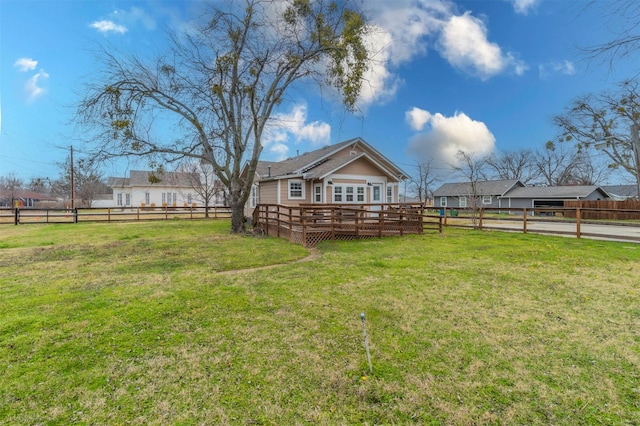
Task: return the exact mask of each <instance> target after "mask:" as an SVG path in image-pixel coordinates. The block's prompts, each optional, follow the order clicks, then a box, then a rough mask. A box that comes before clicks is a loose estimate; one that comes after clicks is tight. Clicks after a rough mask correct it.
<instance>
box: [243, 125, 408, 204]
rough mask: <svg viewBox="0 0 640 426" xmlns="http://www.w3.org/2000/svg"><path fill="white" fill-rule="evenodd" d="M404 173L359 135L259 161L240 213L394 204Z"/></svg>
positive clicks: (404, 177) (396, 200) (405, 176)
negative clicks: (263, 207)
mask: <svg viewBox="0 0 640 426" xmlns="http://www.w3.org/2000/svg"><path fill="white" fill-rule="evenodd" d="M407 176H408V175H407V174H406V173H405V172H404V171H403V170H402V169H400V168H399V167H398V166H396V165H395V164H393V163H392V162H391V161H390V160H389V159H388V158H386V157H385V156H384V155H382V154H381V153H380V152H378V151H377V150H376V149H375V148H373V147H372V146H371V145H369V144H368V143H367V142H365V141H364V140H363V139H361V138H354V139H350V140H347V141H344V142H340V143H337V144H334V145H327V146H324V147H322V148H320V149H318V150H315V151H311V152H307V153H304V154H301V155H296V156H295V157H291V158H288V159H286V160H283V161H260V162H258V166H257V169H256V175H255V177H254V185H253V188H252V191H251V197H250V199H249V202H248V203H247V206H246V208H245V214H246V215H247V216H251V214H252V213H253V210H254V208H255V207H256V206H257V205H258V204H280V205H289V206H299V205H302V204H341V205H350V204H353V205H363V204H385V203H398V195H399V188H400V183H401V182H402V181H403V180H404V179H406V178H407Z"/></svg>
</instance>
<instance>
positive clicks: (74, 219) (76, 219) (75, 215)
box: [73, 207, 78, 223]
mask: <svg viewBox="0 0 640 426" xmlns="http://www.w3.org/2000/svg"><path fill="white" fill-rule="evenodd" d="M73 223H78V208H77V207H76V208H75V209H73Z"/></svg>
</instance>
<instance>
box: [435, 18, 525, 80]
mask: <svg viewBox="0 0 640 426" xmlns="http://www.w3.org/2000/svg"><path fill="white" fill-rule="evenodd" d="M438 46H439V50H440V53H441V55H442V56H443V57H444V58H445V59H446V60H447V61H449V63H450V64H451V65H452V66H453V67H455V68H458V69H459V70H462V71H464V72H467V73H469V74H471V75H475V76H477V77H479V78H480V79H481V80H487V79H489V78H491V77H493V76H495V75H497V74H500V73H502V72H504V71H506V70H508V69H509V68H512V69H513V71H514V72H515V73H516V74H518V75H521V74H522V73H524V71H526V69H527V66H526V64H524V62H522V61H520V60H518V59H516V58H515V56H514V55H513V54H512V53H506V54H505V53H503V52H502V49H501V48H500V46H498V45H497V44H496V43H492V42H490V41H489V40H488V39H487V27H486V25H485V24H484V22H483V21H482V20H480V19H479V18H476V17H474V16H471V13H470V12H466V13H464V14H463V15H460V16H452V17H451V18H450V19H449V20H448V22H447V23H446V25H445V27H444V29H443V31H442V33H441V34H440V39H439V44H438Z"/></svg>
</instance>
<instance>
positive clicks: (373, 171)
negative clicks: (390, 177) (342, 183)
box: [337, 158, 381, 176]
mask: <svg viewBox="0 0 640 426" xmlns="http://www.w3.org/2000/svg"><path fill="white" fill-rule="evenodd" d="M337 173H338V174H341V175H359V176H380V174H381V172H380V170H379V169H378V168H377V167H375V166H374V165H373V164H372V163H371V162H370V161H368V160H366V159H364V158H359V159H357V160H356V161H354V162H352V163H350V164H347V165H346V166H344V167H343V168H341V169H340V170H338V171H337Z"/></svg>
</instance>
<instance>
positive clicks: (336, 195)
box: [333, 186, 342, 203]
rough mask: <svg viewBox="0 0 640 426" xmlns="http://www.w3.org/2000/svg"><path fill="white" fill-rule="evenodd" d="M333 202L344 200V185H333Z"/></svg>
mask: <svg viewBox="0 0 640 426" xmlns="http://www.w3.org/2000/svg"><path fill="white" fill-rule="evenodd" d="M333 202H334V203H341V202H342V187H341V186H334V187H333Z"/></svg>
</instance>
